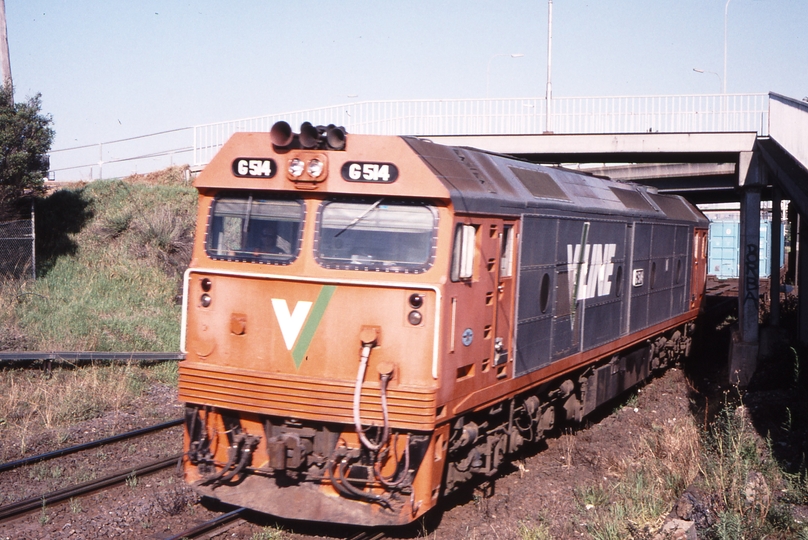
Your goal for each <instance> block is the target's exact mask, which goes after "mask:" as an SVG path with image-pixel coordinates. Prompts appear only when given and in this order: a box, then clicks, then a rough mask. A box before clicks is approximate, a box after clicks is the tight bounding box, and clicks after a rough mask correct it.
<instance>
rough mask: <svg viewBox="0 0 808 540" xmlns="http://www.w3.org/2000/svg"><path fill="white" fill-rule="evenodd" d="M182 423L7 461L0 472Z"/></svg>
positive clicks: (154, 427)
mask: <svg viewBox="0 0 808 540" xmlns="http://www.w3.org/2000/svg"><path fill="white" fill-rule="evenodd" d="M182 422H183V419H182V418H177V419H175V420H169V421H168V422H163V423H162V424H156V425H154V426H149V427H145V428H140V429H135V430H132V431H127V432H126V433H120V434H118V435H113V436H112V437H107V438H105V439H97V440H95V441H90V442H87V443H83V444H77V445H76V446H70V447H67V448H62V449H59V450H54V451H52V452H46V453H44V454H39V455H36V456H31V457H27V458H23V459H18V460H16V461H9V462H8V463H3V464H0V472H5V471H10V470H11V469H16V468H18V467H22V466H23V465H29V464H31V463H36V462H39V461H45V460H48V459H53V458H56V457H61V456H65V455H67V454H73V453H75V452H81V451H82V450H89V449H90V448H96V447H98V446H103V445H105V444H112V443H115V442H118V441H123V440H126V439H132V438H134V437H139V436H141V435H145V434H146V433H151V432H153V431H159V430H161V429H167V428H170V427H174V426H178V425H180V424H182Z"/></svg>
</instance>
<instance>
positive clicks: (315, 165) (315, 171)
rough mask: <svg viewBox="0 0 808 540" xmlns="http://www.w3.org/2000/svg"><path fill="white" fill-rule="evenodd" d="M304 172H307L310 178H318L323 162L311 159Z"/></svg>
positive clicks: (321, 171)
mask: <svg viewBox="0 0 808 540" xmlns="http://www.w3.org/2000/svg"><path fill="white" fill-rule="evenodd" d="M306 172H307V173H309V176H311V177H312V178H319V177H320V175H321V174H323V162H322V161H320V160H319V159H312V160H311V161H309V166H308V168H307V169H306Z"/></svg>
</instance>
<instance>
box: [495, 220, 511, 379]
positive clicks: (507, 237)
mask: <svg viewBox="0 0 808 540" xmlns="http://www.w3.org/2000/svg"><path fill="white" fill-rule="evenodd" d="M492 226H493V225H492ZM496 226H497V229H498V237H499V250H498V251H499V255H498V257H497V261H496V283H497V288H496V293H495V294H496V327H495V328H494V350H493V352H492V358H493V364H494V366H493V367H494V368H495V370H496V376H497V378H503V377H506V376H507V375H508V373H509V372H510V371H511V370H509V369H508V364H512V363H513V362H512V360H513V354H512V352H513V336H514V326H513V297H514V290H515V288H516V287H515V285H514V281H515V280H516V270H515V268H516V255H517V249H516V238H517V227H516V222H515V221H505V222H502V223H501V224H497V225H496ZM509 361H510V362H509Z"/></svg>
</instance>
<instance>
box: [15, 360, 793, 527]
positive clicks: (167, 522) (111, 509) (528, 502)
mask: <svg viewBox="0 0 808 540" xmlns="http://www.w3.org/2000/svg"><path fill="white" fill-rule="evenodd" d="M718 376H720V374H719V375H718ZM714 377H715V373H713V375H712V376H707V375H705V372H704V371H702V370H698V369H696V370H692V369H691V370H688V371H687V373H686V372H685V371H683V370H682V368H680V367H674V368H671V369H669V370H668V371H666V372H665V373H664V374H662V375H661V376H659V377H657V378H655V379H653V380H652V381H650V382H649V383H648V384H646V385H645V386H643V387H641V388H639V389H638V390H636V391H634V392H632V393H629V394H628V395H626V396H624V397H623V398H622V399H621V400H619V401H618V402H616V403H614V404H612V405H611V406H607V407H606V408H605V409H604V410H603V411H601V412H600V413H599V416H595V417H592V418H589V419H588V420H587V421H586V422H585V423H584V424H583V425H581V426H579V427H577V428H575V429H574V430H573V429H571V428H565V429H563V430H561V431H560V432H559V433H557V434H556V435H555V436H554V437H552V438H550V439H548V440H547V441H546V442H545V443H542V444H539V445H535V446H533V447H530V448H528V449H527V450H526V451H524V452H523V453H522V454H521V455H518V456H516V457H515V458H514V459H513V460H512V461H511V462H510V463H509V464H508V465H506V467H505V469H504V470H503V471H502V474H500V475H499V476H497V477H496V478H494V479H493V480H491V481H489V482H485V483H482V484H477V485H475V486H468V487H467V488H464V489H461V490H460V491H458V492H456V493H455V494H453V495H452V496H450V497H449V498H447V499H446V500H444V501H443V503H442V505H441V506H440V508H439V509H438V510H437V511H435V512H432V513H431V514H430V515H428V518H427V519H426V520H423V521H422V522H419V523H417V524H415V525H413V526H412V527H408V528H404V529H399V530H395V531H385V532H386V533H387V535H388V536H389V537H393V538H430V539H434V540H438V539H445V540H451V539H460V538H462V539H470V540H488V539H490V540H541V539H544V538H560V539H564V538H599V537H605V536H598V535H596V534H593V528H592V523H593V521H594V520H595V518H596V517H597V515H598V512H603V511H605V510H606V509H608V506H609V505H610V504H611V502H610V501H609V500H608V499H604V500H602V501H600V502H596V504H590V501H588V500H587V499H586V496H585V494H586V493H588V491H587V490H589V489H591V488H592V486H596V487H598V488H599V489H601V490H602V491H603V492H604V493H609V492H610V491H609V490H610V489H611V487H610V486H613V485H615V484H616V483H617V482H619V481H621V480H622V478H621V475H622V474H624V471H625V470H626V463H637V462H638V461H640V460H642V459H647V457H646V456H647V455H648V451H647V450H648V448H647V445H648V441H649V440H652V439H653V437H654V434H655V433H657V432H659V431H660V430H661V429H662V428H663V427H666V428H670V427H676V426H680V425H681V426H684V425H686V424H695V425H697V426H698V427H699V428H705V427H706V425H707V422H708V421H709V418H708V417H709V416H710V415H711V414H712V413H711V412H708V410H707V409H708V408H709V409H711V410H712V409H714V408H716V407H717V406H718V405H719V403H718V401H719V399H718V398H716V397H715V396H720V395H721V393H722V391H723V390H724V388H723V387H721V386H720V385H718V384H717V383H716V382H715V379H714ZM770 386H771V385H767V384H766V383H765V381H764V382H762V383H759V384H758V388H757V389H756V391H755V392H751V393H750V394H749V395H748V396H747V408H748V410H749V411H750V413H749V414H750V421H751V422H752V423H753V424H755V425H756V426H755V427H756V429H757V430H758V432H759V433H762V434H763V435H764V436H765V435H766V433H767V431H766V430H768V433H769V435H770V436H772V437H773V438H772V441H773V445H774V450H775V451H776V452H779V453H780V455H779V456H778V458H779V459H783V460H788V459H791V460H794V461H795V464H798V462H799V459H800V458H799V454H800V452H803V453H804V452H805V448H804V446H805V444H806V442H805V441H804V440H800V439H799V437H800V436H802V437H803V439H804V431H802V432H801V433H802V435H800V432H799V431H798V430H792V431H784V430H783V429H782V415H780V416H778V414H780V413H782V410H783V409H784V408H785V409H788V407H789V406H790V407H791V409H788V410H789V414H790V413H791V412H790V411H791V410H792V409H793V408H794V404H795V403H796V402H797V401H799V399H796V398H795V397H794V396H793V395H792V396H789V394H787V393H783V391H780V390H772V389H771V388H770ZM696 387H698V389H699V390H698V391H697V390H696ZM753 390H754V389H753ZM710 396H713V397H710ZM711 400H712V401H711ZM772 407H774V408H773V409H772ZM181 410H182V409H181V405H180V404H179V403H177V401H176V391H175V390H173V389H171V388H169V387H165V386H161V387H159V388H155V389H154V390H153V391H151V392H149V393H148V395H147V396H145V397H144V398H143V400H141V401H139V402H137V403H135V404H134V406H133V407H132V408H131V409H130V410H126V411H118V412H116V413H115V415H106V416H104V417H102V418H98V419H95V420H92V421H89V422H85V423H83V424H81V425H77V426H74V427H73V428H72V429H71V430H70V431H69V433H68V436H67V437H66V440H62V439H65V437H64V435H62V436H60V437H55V436H54V435H53V434H48V433H42V434H40V435H39V437H38V438H37V440H38V441H39V442H38V443H37V444H35V445H33V448H32V450H31V452H42V451H46V450H49V449H53V447H54V445H58V446H67V445H72V444H77V443H79V442H84V441H85V440H92V439H96V438H99V437H100V436H104V435H109V434H111V432H116V433H117V432H122V431H126V430H129V429H135V428H138V427H144V426H146V425H150V424H154V423H157V422H160V421H164V420H168V419H171V418H176V417H179V415H180V413H181ZM772 410H774V411H779V412H778V413H777V414H775V413H771V414H769V413H765V411H772ZM780 432H782V433H780ZM2 434H3V431H2V430H0V437H2ZM778 434H780V435H782V436H779V435H778ZM789 437H790V438H789ZM180 440H181V430H180V429H179V428H174V429H173V430H172V431H170V432H168V433H166V434H165V435H162V436H159V437H155V438H150V439H145V438H144V439H143V440H142V441H141V442H138V443H129V445H128V446H126V447H119V448H115V449H108V450H105V451H104V452H103V455H104V456H107V458H108V459H107V461H108V462H109V463H112V464H115V466H117V467H118V468H120V467H121V466H124V467H125V466H128V465H129V464H130V463H132V462H133V461H138V459H139V458H143V460H145V459H146V457H149V458H151V457H152V456H154V457H157V454H162V453H164V452H165V453H170V452H177V451H179V449H180ZM58 443H61V444H58ZM14 444H15V442H14V441H10V440H2V438H0V448H3V449H4V452H3V453H4V454H8V453H13V452H8V451H9V450H10V448H11V447H13V445H14ZM99 455H100V454H99V453H97V452H95V453H90V454H87V455H83V457H74V458H70V460H69V461H66V462H65V461H54V462H49V463H48V465H47V466H45V467H44V468H43V466H42V465H33V466H28V467H26V468H24V469H21V470H19V471H15V472H10V473H3V474H0V493H2V496H0V505H3V504H8V502H10V501H14V500H19V499H21V498H24V497H27V496H30V495H31V493H33V492H42V491H44V490H42V489H39V488H41V487H44V486H48V488H49V489H50V488H53V489H55V488H57V487H62V486H61V485H60V484H64V483H65V482H67V483H70V480H71V478H73V477H71V474H72V475H73V476H76V475H79V474H80V473H81V472H82V471H84V472H86V471H87V470H96V469H101V468H103V467H102V465H103V463H101V462H102V461H104V460H101V459H100V458H99ZM113 456H122V457H121V458H120V459H119V460H117V461H116V459H113ZM123 456H128V457H123ZM135 458H138V459H135ZM673 458H674V459H676V456H673ZM63 459H67V458H63ZM682 459H686V458H685V456H684V455H683V456H682ZM143 460H141V461H143ZM53 471H60V472H59V474H58V475H56V474H55V473H54V472H53ZM71 471H72V472H71ZM57 477H58V478H57ZM33 480H36V481H35V482H34V484H35V485H34V486H33V487H31V485H30V483H31V481H33ZM676 502H677V501H676V500H675V498H672V499H671V500H670V501H669V503H668V504H667V506H666V509H665V511H664V512H663V514H661V515H660V517H659V518H658V520H657V521H656V522H654V523H652V524H651V526H650V527H648V526H647V527H646V528H645V529H644V530H640V529H638V530H637V531H635V534H633V535H632V537H634V538H641V539H647V540H651V539H652V538H653V534H654V533H655V532H656V531H657V530H658V528H659V527H661V526H662V524H663V518H664V513H667V511H669V510H673V509H674V506H675V505H676ZM217 510H221V509H217V508H216V507H215V506H212V505H211V504H210V503H207V502H204V501H200V500H199V499H198V498H197V497H196V496H195V495H194V494H193V493H192V492H191V491H190V490H189V489H188V488H187V487H185V486H184V485H183V484H182V480H181V477H180V475H179V473H178V472H177V471H166V472H164V473H160V474H159V475H155V476H152V477H148V478H143V479H139V481H138V482H137V483H136V484H135V485H127V486H121V487H118V488H116V489H115V490H112V491H109V492H104V493H102V494H98V495H95V496H93V497H91V498H88V499H82V500H81V501H70V502H65V503H62V504H61V505H54V506H53V507H43V509H42V510H41V511H39V512H36V513H34V514H30V515H28V516H27V517H25V518H23V519H21V520H18V521H16V522H7V523H0V539H2V540H5V539H12V538H15V539H16V538H71V539H91V538H97V537H109V538H165V537H167V536H169V534H170V533H177V532H179V531H182V530H184V529H185V528H187V527H189V526H190V525H192V524H193V523H197V522H201V521H203V520H205V519H207V518H208V517H209V516H212V515H214V514H215V513H216V511H217ZM793 512H794V519H796V520H799V519H804V520H806V521H808V506H804V505H802V506H801V505H794V506H793ZM646 525H647V524H646ZM355 532H356V530H354V529H350V528H345V529H341V528H335V527H332V526H324V525H318V524H302V523H294V522H276V521H274V520H272V519H271V518H268V517H266V516H260V515H252V516H250V518H249V522H248V523H246V524H244V525H240V526H238V527H235V528H233V529H231V530H229V531H228V532H227V533H226V535H222V536H220V537H221V538H225V537H226V538H231V539H251V540H254V539H257V538H276V539H280V538H284V539H289V540H302V539H305V538H312V537H319V538H348V537H350V536H351V535H352V534H354V533H355ZM702 532H703V531H701V532H700V533H699V537H700V538H701V537H703V536H702ZM617 537H618V536H615V538H617ZM778 538H789V536H779V537H778Z"/></svg>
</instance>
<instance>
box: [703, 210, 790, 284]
mask: <svg viewBox="0 0 808 540" xmlns="http://www.w3.org/2000/svg"><path fill="white" fill-rule="evenodd" d="M771 227H772V224H771V221H768V220H767V221H761V222H760V253H759V269H758V273H759V276H760V277H766V278H767V277H769V274H770V270H771V267H770V263H769V261H770V260H771V258H772V245H771ZM784 247H785V224H781V225H780V267H782V266H783V264H785V249H784ZM740 252H741V223H740V222H739V221H713V222H711V223H710V238H709V250H708V251H707V273H708V274H712V275H714V276H715V277H717V278H718V279H727V278H737V277H738V276H739V275H740V273H739V266H738V260H739V257H740Z"/></svg>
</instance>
